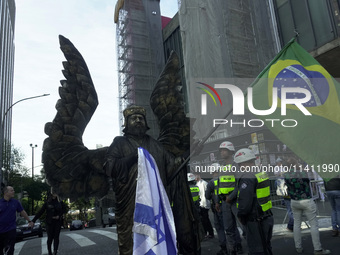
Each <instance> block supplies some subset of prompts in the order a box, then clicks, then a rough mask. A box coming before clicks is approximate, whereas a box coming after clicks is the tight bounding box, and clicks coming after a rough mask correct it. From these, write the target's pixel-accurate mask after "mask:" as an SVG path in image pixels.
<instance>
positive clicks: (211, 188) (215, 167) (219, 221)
mask: <svg viewBox="0 0 340 255" xmlns="http://www.w3.org/2000/svg"><path fill="white" fill-rule="evenodd" d="M220 169H221V165H220V164H219V163H213V164H212V165H211V167H210V173H211V174H212V175H213V178H212V179H211V180H210V181H209V182H208V185H207V189H206V190H205V198H206V199H208V200H212V203H211V205H212V206H211V210H212V212H213V214H214V226H215V229H216V232H217V237H218V242H219V244H220V247H221V250H220V251H218V252H217V255H225V254H227V239H226V235H225V231H224V224H223V215H222V211H221V210H220V211H219V212H218V211H216V208H215V204H216V203H219V199H218V176H219V173H220Z"/></svg>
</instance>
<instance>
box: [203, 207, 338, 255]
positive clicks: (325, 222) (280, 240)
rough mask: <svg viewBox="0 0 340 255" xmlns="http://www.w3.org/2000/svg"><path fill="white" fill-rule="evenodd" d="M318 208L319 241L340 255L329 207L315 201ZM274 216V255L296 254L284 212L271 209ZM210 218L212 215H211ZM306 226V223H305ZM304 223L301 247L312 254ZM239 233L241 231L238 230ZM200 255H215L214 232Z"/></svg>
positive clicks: (217, 249) (307, 231)
mask: <svg viewBox="0 0 340 255" xmlns="http://www.w3.org/2000/svg"><path fill="white" fill-rule="evenodd" d="M317 206H318V216H317V218H318V222H319V231H320V240H321V244H322V247H323V248H324V249H328V250H331V252H332V254H335V255H340V247H339V244H340V237H339V236H338V237H332V235H331V234H332V233H331V230H332V227H331V226H332V225H331V217H330V215H331V207H330V204H329V202H328V201H326V202H325V201H319V200H318V201H317ZM272 212H273V215H274V229H273V237H272V242H271V243H272V248H273V254H274V255H287V254H289V255H293V254H297V253H296V250H295V245H294V238H293V232H290V231H288V230H287V229H286V228H287V222H288V219H285V216H286V210H285V209H284V208H280V207H274V208H272ZM211 216H212V215H211ZM211 223H212V224H213V217H211ZM306 223H307V224H308V222H306ZM306 223H302V224H301V229H302V231H301V235H302V246H303V249H304V253H303V254H304V255H308V254H313V252H314V249H313V243H312V240H311V236H310V231H309V229H308V226H307V225H306ZM240 233H242V231H241V230H240ZM201 246H202V255H206V254H207V255H215V254H216V253H217V252H218V251H219V250H220V246H219V243H218V239H217V234H216V232H215V238H212V239H208V240H204V241H203V242H202V244H201ZM242 246H243V252H244V253H243V254H247V253H248V249H247V242H246V240H244V239H243V238H242Z"/></svg>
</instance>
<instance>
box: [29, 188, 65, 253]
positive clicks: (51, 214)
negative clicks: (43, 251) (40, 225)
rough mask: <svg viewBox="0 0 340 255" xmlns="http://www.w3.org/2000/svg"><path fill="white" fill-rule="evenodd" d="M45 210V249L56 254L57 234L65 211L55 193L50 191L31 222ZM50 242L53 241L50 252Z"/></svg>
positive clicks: (57, 245)
mask: <svg viewBox="0 0 340 255" xmlns="http://www.w3.org/2000/svg"><path fill="white" fill-rule="evenodd" d="M44 212H46V232H47V250H48V255H52V254H53V255H56V254H57V253H58V247H59V235H60V230H61V225H62V221H63V214H64V213H65V206H64V203H63V202H62V201H60V200H59V198H58V196H57V194H56V193H54V192H52V191H51V194H49V196H48V198H47V201H46V202H45V203H44V205H43V207H42V208H41V209H40V210H39V211H38V212H37V214H36V215H35V217H34V219H33V220H32V221H33V223H35V222H36V220H37V219H39V218H40V217H41V215H43V213H44ZM52 242H53V253H52Z"/></svg>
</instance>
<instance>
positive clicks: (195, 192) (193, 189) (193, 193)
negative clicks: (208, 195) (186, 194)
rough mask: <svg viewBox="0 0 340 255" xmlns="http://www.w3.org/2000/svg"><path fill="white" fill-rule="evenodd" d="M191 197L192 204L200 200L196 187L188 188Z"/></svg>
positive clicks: (198, 190)
mask: <svg viewBox="0 0 340 255" xmlns="http://www.w3.org/2000/svg"><path fill="white" fill-rule="evenodd" d="M190 191H191V196H192V199H193V200H194V202H196V201H197V200H198V199H199V198H200V194H199V193H200V189H199V187H197V186H190Z"/></svg>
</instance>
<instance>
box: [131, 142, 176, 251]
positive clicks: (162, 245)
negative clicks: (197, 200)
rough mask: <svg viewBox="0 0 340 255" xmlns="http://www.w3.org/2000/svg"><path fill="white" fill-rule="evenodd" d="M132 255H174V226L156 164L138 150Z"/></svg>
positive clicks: (146, 153) (142, 151)
mask: <svg viewBox="0 0 340 255" xmlns="http://www.w3.org/2000/svg"><path fill="white" fill-rule="evenodd" d="M132 231H133V242H134V244H133V254H134V255H142V254H143V255H144V254H147V255H154V254H155V255H158V254H162V255H163V254H165V255H166V254H168V255H176V254H177V248H176V231H175V223H174V219H173V214H172V210H171V206H170V203H169V199H168V197H167V194H166V192H165V189H164V186H163V183H162V180H161V179H160V175H159V171H158V167H157V164H156V162H155V160H154V158H153V157H152V156H151V155H150V154H149V152H148V151H147V150H145V149H143V148H138V177H137V188H136V204H135V213H134V225H133V228H132Z"/></svg>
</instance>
